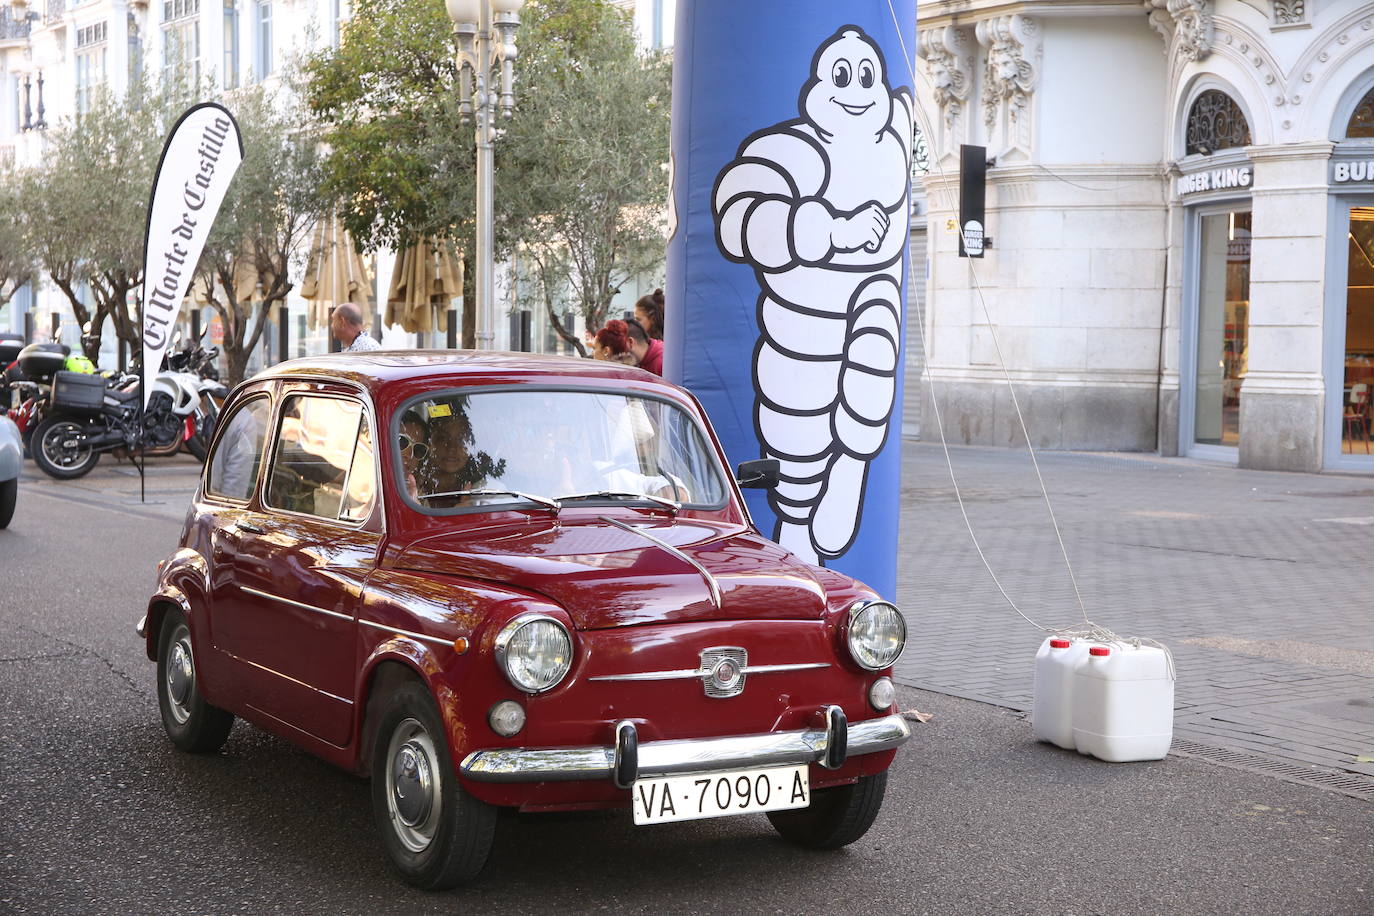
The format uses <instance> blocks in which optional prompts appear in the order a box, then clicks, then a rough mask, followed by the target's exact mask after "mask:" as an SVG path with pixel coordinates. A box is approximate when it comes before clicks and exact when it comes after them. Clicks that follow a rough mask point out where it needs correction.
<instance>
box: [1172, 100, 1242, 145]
mask: <svg viewBox="0 0 1374 916" xmlns="http://www.w3.org/2000/svg"><path fill="white" fill-rule="evenodd" d="M1249 145H1250V122H1249V121H1246V120H1245V112H1243V111H1241V110H1240V106H1239V105H1237V104H1236V102H1235V99H1233V98H1231V97H1230V96H1229V95H1227V94H1226V93H1224V92H1222V91H1221V90H1219V89H1208V90H1207V91H1206V92H1204V93H1202V95H1200V96H1198V97H1197V100H1196V101H1194V102H1193V107H1192V108H1191V109H1190V110H1189V111H1188V138H1187V146H1186V151H1187V153H1188V155H1190V156H1191V155H1192V154H1194V153H1201V154H1202V155H1204V156H1210V155H1211V154H1212V153H1215V152H1216V151H1217V150H1222V149H1230V148H1231V147H1234V146H1249Z"/></svg>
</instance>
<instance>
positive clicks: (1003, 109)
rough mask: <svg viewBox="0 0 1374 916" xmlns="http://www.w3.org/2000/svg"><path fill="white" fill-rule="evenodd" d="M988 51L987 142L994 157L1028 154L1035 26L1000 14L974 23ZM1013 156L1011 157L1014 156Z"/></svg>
mask: <svg viewBox="0 0 1374 916" xmlns="http://www.w3.org/2000/svg"><path fill="white" fill-rule="evenodd" d="M977 34H978V43H979V44H981V45H982V46H983V47H984V48H985V49H986V52H987V69H986V71H985V73H984V75H983V99H982V101H983V123H984V125H985V126H986V127H987V132H988V145H989V146H990V147H991V148H992V150H993V152H994V153H995V154H996V155H998V156H1006V155H1007V154H1008V153H1019V154H1020V157H1021V158H1029V157H1030V153H1031V139H1032V137H1033V136H1034V134H1033V133H1032V131H1031V118H1032V114H1033V110H1032V105H1031V96H1032V94H1033V93H1034V91H1035V84H1036V81H1037V80H1038V78H1039V71H1040V60H1041V53H1042V41H1041V34H1040V27H1039V25H1038V24H1037V23H1036V22H1035V20H1034V19H1031V18H1030V17H1029V16H1021V15H1011V16H999V17H997V18H996V19H985V20H983V21H982V22H980V23H978V26H977ZM1014 158H1015V157H1014Z"/></svg>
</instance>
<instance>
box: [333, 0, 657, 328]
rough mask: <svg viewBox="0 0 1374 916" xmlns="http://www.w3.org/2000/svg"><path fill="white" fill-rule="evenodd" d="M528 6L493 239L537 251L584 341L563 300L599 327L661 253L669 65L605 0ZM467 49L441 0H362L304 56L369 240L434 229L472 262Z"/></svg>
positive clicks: (540, 276) (353, 224) (542, 272)
mask: <svg viewBox="0 0 1374 916" xmlns="http://www.w3.org/2000/svg"><path fill="white" fill-rule="evenodd" d="M521 19H522V24H521V27H520V31H519V34H518V38H517V42H518V45H519V47H520V57H519V59H518V60H517V62H516V65H515V69H516V74H517V77H516V83H517V86H516V98H517V107H516V113H515V117H514V118H513V119H512V120H511V121H509V122H504V123H503V124H502V127H503V128H504V129H505V135H504V136H502V137H500V138H499V139H498V140H497V142H496V146H495V149H496V154H495V161H496V194H495V207H496V220H495V227H494V228H495V235H496V247H497V251H498V254H503V255H505V254H510V253H512V252H517V251H518V252H520V253H522V254H523V255H525V256H527V258H528V260H529V261H531V262H533V264H534V265H535V269H534V271H533V273H534V276H535V278H536V279H537V280H538V281H539V283H538V285H539V287H540V289H541V291H542V298H543V299H544V303H545V306H546V308H547V309H548V311H549V313H550V316H551V317H552V318H553V320H554V322H555V325H556V326H558V327H559V328H560V330H561V331H562V332H563V334H564V336H565V338H566V339H568V340H570V341H572V343H573V344H574V345H575V346H577V347H578V348H579V349H581V346H582V345H581V341H580V340H576V339H574V338H573V336H572V335H571V334H570V333H568V330H567V329H563V328H562V327H561V325H560V324H558V315H557V311H556V309H555V305H556V303H557V302H558V301H559V300H560V299H561V298H562V297H563V296H565V295H566V296H569V297H571V298H572V299H573V301H574V303H575V305H576V307H577V308H578V310H579V311H580V313H581V314H582V315H583V317H584V318H585V320H586V321H587V323H588V324H589V325H591V326H599V325H600V324H601V323H602V322H603V321H604V320H605V315H606V311H607V309H608V308H609V305H610V300H611V297H612V296H614V295H615V292H616V290H617V289H618V287H619V284H620V283H622V282H624V279H625V278H626V277H627V276H630V275H633V274H635V273H637V272H639V271H641V270H643V269H645V268H646V267H648V266H651V265H653V264H656V263H658V262H660V261H661V260H662V257H663V237H662V231H661V228H660V226H659V223H658V214H659V213H660V212H661V210H662V208H663V206H664V204H665V202H666V199H667V181H666V173H665V170H664V164H665V163H666V162H667V158H668V109H669V104H668V102H669V92H670V77H669V69H668V64H667V62H666V60H665V59H664V58H663V57H662V56H661V55H650V56H646V57H642V56H640V55H638V54H636V51H635V46H634V38H633V34H632V32H631V29H630V23H629V20H628V18H627V17H626V16H625V14H624V13H622V12H621V11H619V10H617V9H616V8H614V7H612V6H610V5H609V4H608V3H606V2H604V0H532V2H530V3H529V4H527V5H526V6H525V8H524V10H523V12H522V14H521ZM455 61H456V51H455V45H454V41H453V37H452V24H451V22H450V21H449V19H448V17H447V14H446V12H445V10H444V6H443V5H442V4H440V3H436V2H434V0H358V2H357V3H356V4H355V6H354V17H353V21H352V22H351V23H350V25H349V27H348V29H347V31H346V32H345V35H344V38H343V41H342V44H341V46H340V47H339V48H338V49H337V50H329V51H325V52H322V53H321V54H320V55H318V56H316V57H315V58H314V59H313V60H312V61H311V62H310V64H309V65H308V66H307V68H306V72H307V77H308V90H307V93H308V98H309V103H310V107H311V110H312V112H313V113H314V114H315V115H316V116H317V117H319V118H320V119H321V120H322V121H324V122H325V124H326V131H325V138H326V140H327V142H328V145H329V148H330V154H329V157H328V160H327V164H326V169H325V171H326V188H327V190H328V192H329V193H330V194H331V195H332V196H333V197H335V198H336V199H337V201H338V207H339V212H340V214H341V216H342V219H343V220H344V224H345V226H346V228H347V229H348V230H349V232H350V233H351V234H352V235H353V237H354V238H355V239H357V240H358V241H359V243H360V244H361V245H362V246H363V247H364V248H367V249H375V248H378V247H382V246H391V247H396V248H400V247H404V246H405V245H407V244H410V243H411V242H412V241H413V240H414V239H416V238H418V237H424V236H428V237H432V238H436V239H442V240H445V241H447V242H448V243H449V244H450V245H451V246H453V248H454V249H455V250H456V251H457V252H458V253H459V254H460V255H462V256H464V257H465V259H467V260H468V262H469V263H471V252H472V237H473V229H474V226H473V212H474V206H475V194H474V186H475V167H474V149H473V147H474V142H473V128H472V125H471V124H470V123H464V122H463V121H462V119H461V118H460V117H459V113H458V105H457V98H456V95H457V91H456V83H457V73H458V71H457V67H456V64H455ZM472 273H473V271H471V270H469V271H467V276H469V277H470V276H471V275H472ZM465 301H467V302H470V301H471V297H465Z"/></svg>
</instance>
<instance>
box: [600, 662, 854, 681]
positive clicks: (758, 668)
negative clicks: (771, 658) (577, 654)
mask: <svg viewBox="0 0 1374 916" xmlns="http://www.w3.org/2000/svg"><path fill="white" fill-rule="evenodd" d="M829 667H830V663H829V662H799V663H797V664H793V665H745V666H744V667H743V668H741V669H740V673H741V674H774V673H776V672H778V671H807V670H810V669H812V668H829ZM710 673H711V672H710V671H709V670H706V669H702V668H696V669H688V668H678V669H675V670H672V671H643V672H640V673H638V674H600V675H597V676H596V677H589V678H587V680H589V681H685V680H689V679H691V678H699V677H706V676H707V675H708V674H710Z"/></svg>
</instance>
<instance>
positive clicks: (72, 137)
mask: <svg viewBox="0 0 1374 916" xmlns="http://www.w3.org/2000/svg"><path fill="white" fill-rule="evenodd" d="M187 100H188V95H187V94H186V93H185V92H184V90H181V89H179V88H176V87H174V88H172V89H170V90H167V91H161V92H154V91H152V90H150V89H149V88H148V87H147V85H146V84H144V83H141V82H135V83H134V84H133V85H132V86H131V87H130V89H129V93H128V95H127V96H126V97H125V98H122V99H121V98H116V97H115V96H114V95H112V94H111V93H110V92H108V91H107V90H104V89H102V90H100V91H99V92H97V93H96V95H95V97H94V99H93V100H92V103H91V107H90V109H89V110H88V111H87V112H86V113H85V114H82V115H79V116H78V117H76V118H73V119H68V120H64V121H63V122H62V123H61V124H59V125H58V126H57V127H56V128H55V129H54V130H53V132H52V133H51V135H50V136H49V154H48V156H47V158H46V159H45V161H44V163H43V165H42V166H39V167H37V168H35V169H32V170H29V171H27V172H25V173H22V174H21V175H20V176H19V179H18V181H19V187H20V193H21V195H22V199H23V201H24V222H25V226H26V232H27V238H28V249H29V250H30V251H31V252H33V254H34V255H35V256H36V257H37V259H38V261H39V262H40V263H41V265H42V267H43V268H44V269H45V270H46V271H47V273H48V276H49V277H50V278H51V279H52V282H53V284H54V285H55V286H56V287H57V288H58V289H60V290H61V291H62V293H63V294H64V295H65V296H66V297H67V300H68V302H70V303H71V306H72V312H73V314H74V315H75V316H76V320H77V322H78V323H79V324H82V325H85V324H86V323H87V322H88V321H89V322H90V323H91V334H90V336H88V337H86V338H84V345H85V352H86V356H87V357H88V358H90V359H91V360H92V361H94V360H95V359H97V358H98V357H99V354H100V336H101V332H102V330H103V327H104V323H105V319H106V318H109V319H111V320H112V321H113V322H114V327H115V332H116V333H117V334H118V335H119V337H120V338H121V339H123V340H125V341H127V342H128V343H129V344H130V345H131V346H134V347H136V346H137V345H138V342H139V328H138V310H137V305H136V304H132V305H131V304H130V294H131V293H132V292H133V291H134V290H135V289H137V288H138V286H139V284H140V283H141V282H142V274H143V237H144V231H145V226H146V222H147V213H148V196H149V191H150V189H151V188H152V181H153V174H154V172H155V171H156V169H157V161H158V156H159V154H160V153H161V150H162V141H163V137H164V136H165V135H166V131H167V130H168V129H169V128H170V126H171V124H172V121H173V119H174V118H175V117H176V116H177V114H179V113H180V111H181V110H182V109H183V108H184V107H185V106H186V104H187ZM83 286H88V287H89V290H90V298H91V300H92V302H93V306H94V307H93V308H91V307H88V305H87V303H86V301H85V300H84V298H83V296H82V287H83Z"/></svg>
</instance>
